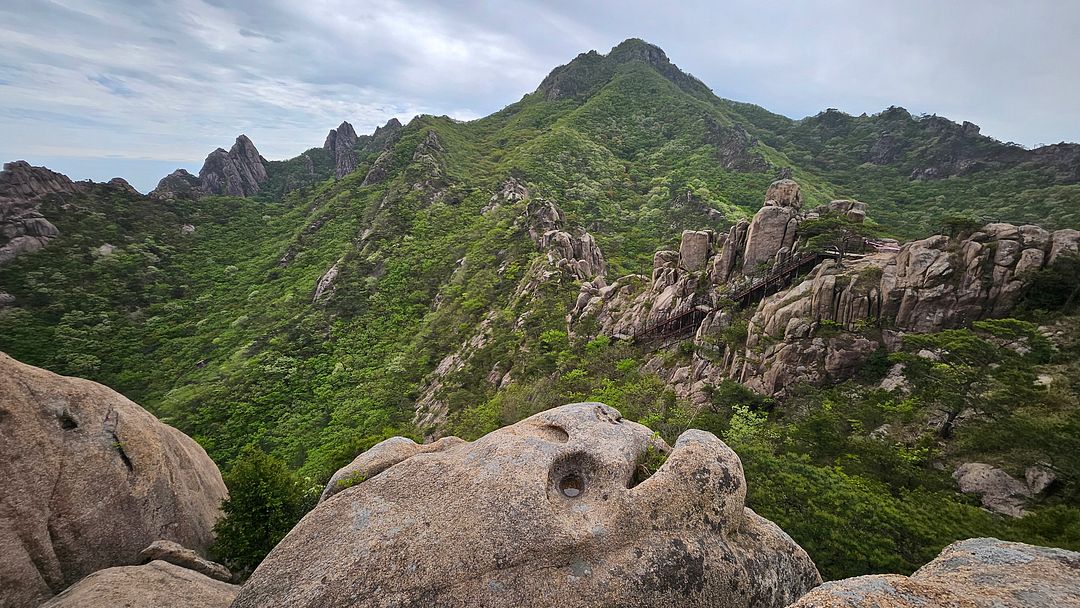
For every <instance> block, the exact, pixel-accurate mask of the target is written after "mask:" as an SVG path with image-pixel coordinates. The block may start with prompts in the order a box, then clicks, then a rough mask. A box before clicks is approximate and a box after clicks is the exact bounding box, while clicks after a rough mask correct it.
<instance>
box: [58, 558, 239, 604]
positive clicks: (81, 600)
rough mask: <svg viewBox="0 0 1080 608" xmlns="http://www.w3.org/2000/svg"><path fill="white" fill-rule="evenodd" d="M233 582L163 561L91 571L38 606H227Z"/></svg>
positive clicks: (232, 596) (232, 597)
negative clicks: (222, 580) (218, 579)
mask: <svg viewBox="0 0 1080 608" xmlns="http://www.w3.org/2000/svg"><path fill="white" fill-rule="evenodd" d="M238 589H239V587H237V586H236V585H230V584H229V583H223V582H221V581H217V580H214V579H212V578H209V577H207V576H205V575H203V574H199V573H198V572H195V571H194V570H188V569H186V568H182V567H180V566H176V565H173V564H170V563H168V562H164V561H152V562H150V563H149V564H146V565H143V566H119V567H115V568H106V569H104V570H99V571H97V572H94V573H93V574H91V575H90V576H87V577H86V578H84V579H82V580H81V581H79V582H78V583H76V584H74V585H72V586H71V587H69V588H68V589H67V590H66V591H64V592H63V593H61V594H60V595H58V596H56V597H54V598H53V599H51V600H50V601H48V602H46V603H45V604H44V606H43V607H42V608H121V607H122V608H165V607H169V606H183V607H184V608H227V607H228V606H229V605H230V604H231V603H232V601H233V599H234V598H235V597H236V592H237V590H238Z"/></svg>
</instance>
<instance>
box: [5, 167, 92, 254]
mask: <svg viewBox="0 0 1080 608" xmlns="http://www.w3.org/2000/svg"><path fill="white" fill-rule="evenodd" d="M84 189H85V184H76V183H75V182H72V181H71V180H70V179H68V177H67V176H66V175H62V174H60V173H56V172H55V171H50V170H49V169H46V168H45V167H34V166H31V165H30V163H28V162H26V161H23V160H17V161H15V162H10V163H4V170H3V171H0V264H4V263H6V262H10V261H11V260H13V259H15V258H16V257H18V256H20V255H24V254H27V253H33V252H35V251H38V250H40V249H41V248H42V247H44V246H45V245H46V244H48V243H49V241H51V240H53V239H55V238H56V237H58V236H60V231H59V230H57V228H56V226H54V225H53V224H52V223H51V222H50V221H49V220H47V219H45V216H43V215H42V214H41V211H40V206H41V201H42V199H44V198H46V197H48V196H55V195H60V196H62V195H68V194H75V193H78V192H81V191H83V190H84Z"/></svg>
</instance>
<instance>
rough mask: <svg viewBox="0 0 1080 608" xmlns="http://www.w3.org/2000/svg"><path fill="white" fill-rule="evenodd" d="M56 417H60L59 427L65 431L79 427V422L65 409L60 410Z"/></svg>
mask: <svg viewBox="0 0 1080 608" xmlns="http://www.w3.org/2000/svg"><path fill="white" fill-rule="evenodd" d="M57 418H59V419H60V428H62V429H64V430H65V431H70V430H71V429H77V428H79V423H78V422H77V421H76V420H75V419H74V418H72V417H71V414H70V413H69V412H68V411H67V410H64V411H63V412H61V414H60V415H59V416H57Z"/></svg>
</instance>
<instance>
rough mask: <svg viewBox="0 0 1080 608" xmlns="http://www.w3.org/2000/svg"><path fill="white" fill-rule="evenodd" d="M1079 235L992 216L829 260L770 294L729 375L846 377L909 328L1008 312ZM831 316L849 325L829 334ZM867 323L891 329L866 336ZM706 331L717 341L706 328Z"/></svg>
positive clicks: (729, 357) (772, 383) (934, 327)
mask: <svg viewBox="0 0 1080 608" xmlns="http://www.w3.org/2000/svg"><path fill="white" fill-rule="evenodd" d="M1072 243H1073V240H1072V235H1071V234H1069V233H1067V232H1065V231H1058V232H1054V233H1049V232H1047V231H1045V230H1042V229H1041V228H1039V227H1037V226H1013V225H1011V224H989V225H987V226H986V227H984V228H983V229H982V230H981V231H979V232H976V233H975V234H973V235H971V236H970V237H969V238H967V239H965V240H963V241H951V240H950V239H949V238H948V237H945V236H941V235H938V236H934V237H930V238H927V239H922V240H918V241H912V242H910V243H906V244H905V245H903V246H902V247H901V248H900V250H899V252H896V253H892V252H879V253H873V254H870V255H867V256H866V257H864V258H862V259H860V260H856V261H849V262H845V264H844V265H843V266H841V265H840V264H838V263H837V262H836V261H834V260H826V261H824V262H822V263H821V264H820V265H819V266H818V267H817V268H816V269H815V270H814V271H813V272H811V273H810V274H809V275H808V276H807V277H806V279H805V280H803V281H801V282H799V283H797V284H795V285H793V286H792V287H790V288H788V289H785V290H782V291H780V292H778V293H776V294H774V295H771V296H768V297H766V298H764V299H763V300H762V301H761V303H760V304H759V305H758V307H757V310H756V311H755V312H754V314H753V316H752V317H751V319H750V323H749V332H748V338H747V341H746V348H745V349H741V350H737V351H733V350H731V349H730V348H729V349H728V350H727V352H725V353H724V354H723V356H722V357H721V359H722V360H723V361H724V364H723V365H726V366H727V369H728V375H730V377H733V378H735V379H737V380H739V381H740V382H743V383H745V384H747V385H748V386H750V387H752V388H754V389H755V390H758V391H760V392H762V393H765V394H777V393H780V392H782V391H783V390H784V389H785V388H786V387H787V386H789V385H790V384H791V383H793V382H798V381H807V382H813V383H817V382H822V381H826V380H828V381H839V380H844V379H847V378H849V377H850V376H851V375H852V373H853V372H854V371H855V370H856V369H857V368H858V366H859V365H860V364H861V363H862V361H864V360H865V358H866V357H868V356H869V355H870V354H871V353H873V352H874V351H875V350H877V349H878V348H893V347H895V346H896V345H897V344H898V343H899V340H898V337H899V335H900V334H902V333H903V332H920V333H925V332H935V331H941V330H943V329H950V328H956V327H964V326H967V325H970V324H971V323H972V322H974V321H978V320H980V319H985V318H991V317H1000V316H1003V315H1005V314H1007V313H1008V312H1009V311H1010V310H1012V309H1013V307H1015V306H1016V304H1017V302H1018V300H1019V298H1020V296H1021V295H1022V293H1023V290H1024V288H1025V287H1026V285H1028V282H1029V280H1030V276H1031V272H1032V271H1034V270H1038V269H1039V268H1042V267H1044V266H1045V265H1046V263H1047V260H1049V259H1051V258H1052V257H1053V255H1052V251H1053V250H1054V249H1055V248H1057V249H1058V250H1066V249H1068V248H1070V247H1071V246H1072ZM714 314H720V312H719V311H718V312H717V313H714ZM822 322H828V323H832V324H834V326H837V327H840V328H842V331H840V332H838V333H836V332H834V333H832V334H827V335H822V332H820V331H819V328H820V327H821V324H822ZM867 325H869V326H874V327H879V328H881V329H882V330H883V332H882V333H883V335H881V336H880V337H878V336H877V335H875V334H873V333H868V334H867V335H862V334H861V333H860V328H861V327H864V326H867ZM698 340H699V343H701V344H703V345H704V344H705V343H707V342H708V341H709V340H708V339H707V336H706V335H705V333H703V332H699V334H698ZM713 343H714V344H715V342H713ZM712 366H713V364H712V363H706V362H700V363H699V367H698V368H697V371H696V373H695V374H694V376H695V377H698V378H703V377H704V376H708V375H709V374H710V372H709V371H708V370H707V368H710V367H712ZM702 373H703V374H704V376H702V375H699V374H702Z"/></svg>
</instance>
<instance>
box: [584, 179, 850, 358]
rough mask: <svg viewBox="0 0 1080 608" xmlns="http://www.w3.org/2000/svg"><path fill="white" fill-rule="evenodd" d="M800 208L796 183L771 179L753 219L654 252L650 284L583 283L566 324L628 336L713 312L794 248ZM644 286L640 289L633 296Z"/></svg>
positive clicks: (624, 280) (630, 280) (686, 235)
mask: <svg viewBox="0 0 1080 608" xmlns="http://www.w3.org/2000/svg"><path fill="white" fill-rule="evenodd" d="M842 202H845V203H851V204H852V205H862V209H863V210H865V205H863V203H858V202H857V201H842ZM802 204H803V199H802V192H801V191H800V190H799V184H797V183H796V182H795V181H793V180H791V179H786V178H785V179H780V180H777V181H775V182H773V183H772V184H771V185H770V186H769V189H768V191H767V192H766V195H765V203H764V204H763V205H762V207H761V209H760V210H759V211H758V212H757V214H755V215H754V217H753V219H752V220H749V221H747V220H740V221H738V222H736V223H735V224H733V225H732V226H731V227H730V228H729V229H728V231H727V232H726V233H725V232H720V233H717V232H714V231H712V230H686V231H684V232H683V234H682V239H681V241H680V244H679V250H678V251H677V252H676V251H658V252H656V254H655V255H654V256H653V271H652V278H651V281H650V280H649V279H645V278H644V277H641V276H640V275H629V276H626V277H621V278H619V279H618V280H616V281H615V282H614V283H612V284H611V285H608V284H607V283H606V282H605V281H590V282H587V283H585V284H583V285H582V287H581V292H580V294H579V295H578V300H577V302H576V304H575V306H574V308H573V310H572V311H571V313H570V315H569V316H568V319H567V321H568V324H569V325H570V326H571V327H573V325H574V324H575V323H576V322H577V321H578V320H580V319H582V318H584V317H590V316H591V317H594V318H596V320H597V321H598V324H599V326H600V328H601V331H602V333H606V334H609V335H615V336H632V335H635V334H636V333H638V332H640V331H641V330H642V329H644V328H645V327H647V326H649V325H650V324H653V323H656V322H658V321H661V320H663V319H665V318H670V317H672V316H675V315H680V314H683V313H685V312H687V311H689V310H690V309H692V308H694V307H696V306H704V307H705V308H706V309H711V308H714V307H715V305H716V303H717V302H718V301H719V299H721V298H722V297H724V295H725V293H726V292H727V291H728V290H729V288H730V286H731V284H733V283H735V282H737V281H740V280H743V279H744V278H745V276H746V275H752V274H756V273H758V272H759V271H760V269H761V268H762V267H764V266H766V265H771V264H773V263H775V262H776V261H783V260H784V259H786V258H787V257H788V256H790V255H791V254H792V253H793V252H794V251H795V248H796V247H795V245H796V237H797V229H798V224H799V222H800V221H801V220H802V217H803V216H802V215H801V214H800V213H799V210H800V209H801V208H802ZM643 284H644V285H647V287H646V289H645V290H644V291H639V290H638V287H639V286H641V285H643Z"/></svg>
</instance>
